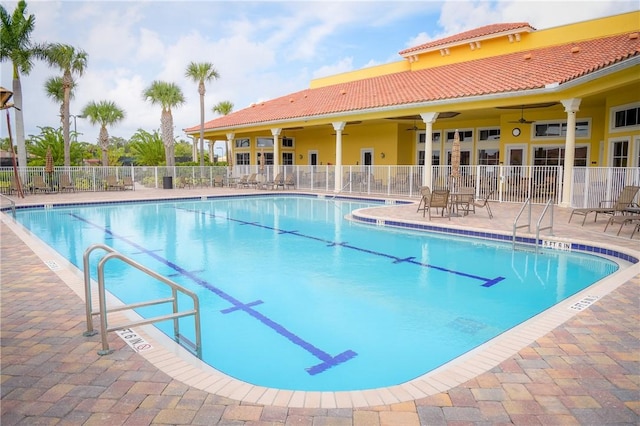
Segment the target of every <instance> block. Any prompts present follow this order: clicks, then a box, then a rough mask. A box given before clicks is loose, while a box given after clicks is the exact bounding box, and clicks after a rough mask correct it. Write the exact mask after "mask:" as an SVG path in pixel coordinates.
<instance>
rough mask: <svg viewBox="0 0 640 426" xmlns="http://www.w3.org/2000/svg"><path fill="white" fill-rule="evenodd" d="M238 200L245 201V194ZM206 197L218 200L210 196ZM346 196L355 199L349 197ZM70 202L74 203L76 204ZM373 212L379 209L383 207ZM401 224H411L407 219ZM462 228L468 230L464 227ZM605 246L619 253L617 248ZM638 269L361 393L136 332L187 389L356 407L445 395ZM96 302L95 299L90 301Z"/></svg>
mask: <svg viewBox="0 0 640 426" xmlns="http://www.w3.org/2000/svg"><path fill="white" fill-rule="evenodd" d="M256 195H263V194H256ZM278 195H280V194H278ZM292 195H300V194H292ZM242 196H244V197H246V195H244V194H243V195H242ZM207 198H219V197H215V196H214V197H207ZM344 198H346V199H354V198H352V197H344ZM188 199H192V200H194V199H195V200H199V199H201V197H188ZM361 199H363V198H361ZM174 200H177V199H162V201H174ZM147 201H151V200H147ZM156 201H157V200H156ZM377 201H379V199H377ZM145 202H146V201H145ZM73 204H76V205H77V204H78V203H73ZM80 204H104V203H102V202H97V203H80ZM25 207H33V206H25ZM376 208H383V206H381V207H376ZM1 216H2V220H3V222H5V223H6V224H7V225H9V227H10V228H11V229H12V230H13V232H14V233H16V235H18V236H19V238H21V239H22V240H23V241H25V243H27V244H28V245H29V247H31V248H32V250H33V251H34V253H35V254H36V255H37V256H38V257H40V258H41V259H42V260H43V261H44V262H45V263H47V264H48V265H49V264H51V263H50V262H51V261H52V260H53V264H54V265H57V267H56V268H52V271H53V272H54V273H56V274H57V275H58V276H59V277H60V278H61V279H62V280H63V281H64V282H65V283H66V284H67V285H68V286H69V287H70V288H71V289H72V290H73V291H74V292H75V293H76V294H77V295H78V296H79V297H80V298H81V299H82V300H84V283H83V276H82V273H81V272H80V270H79V269H77V268H76V267H75V266H74V265H72V264H71V263H69V262H68V261H66V259H64V258H62V256H60V255H59V254H58V253H57V252H55V251H54V250H53V249H51V248H50V247H48V246H47V245H46V244H44V243H43V242H42V241H41V240H39V239H38V238H37V237H36V236H35V235H32V234H31V233H30V232H29V231H28V230H27V229H26V228H24V227H22V225H20V224H18V223H16V222H15V221H13V220H12V219H11V218H10V217H9V216H8V215H1ZM396 220H397V219H393V221H396ZM401 222H407V223H410V222H411V221H401ZM443 228H452V229H454V228H456V227H455V226H446V227H443ZM465 229H471V228H469V227H466V228H465ZM605 246H606V245H605ZM609 248H610V249H611V250H616V251H620V248H618V247H609ZM624 251H629V252H631V253H633V256H634V257H636V258H637V257H638V254H637V252H634V251H633V250H630V249H628V250H623V252H624ZM639 271H640V266H639V264H638V263H635V264H633V265H631V266H629V267H627V268H625V269H622V270H620V271H617V272H615V273H614V274H612V275H611V276H609V277H607V278H606V279H604V280H601V281H600V282H598V283H596V284H593V285H591V286H590V287H589V288H587V289H585V290H582V291H580V292H578V293H576V294H575V295H573V296H571V297H569V298H567V299H565V300H564V301H563V302H560V303H559V304H557V305H555V306H553V307H551V308H549V309H547V310H546V311H544V312H542V313H540V314H538V315H537V316H535V317H533V318H531V319H529V320H527V321H525V322H523V323H521V324H519V325H517V326H515V327H513V328H512V329H510V330H508V331H506V332H504V333H502V334H501V335H499V336H496V337H495V338H493V339H492V340H490V341H488V342H486V343H484V344H482V345H480V346H478V347H476V348H475V349H472V350H471V351H468V352H467V353H465V354H463V355H461V356H459V357H457V358H456V359H454V360H452V361H450V362H449V363H447V364H445V365H443V366H441V367H438V368H436V369H434V370H432V371H430V372H428V373H426V374H424V375H422V376H420V377H418V378H416V379H413V380H410V381H408V382H406V383H403V384H400V385H396V386H391V387H385V388H377V389H370V390H362V391H341V392H309V391H290V390H278V389H272V388H265V387H261V386H254V385H251V384H248V383H245V382H242V381H240V380H237V379H234V378H232V377H229V376H227V375H225V374H223V373H221V372H218V371H217V370H215V369H214V368H213V367H210V366H209V365H207V364H205V363H203V362H202V361H200V360H198V359H197V358H195V357H194V356H192V355H191V354H190V353H189V352H188V351H187V350H186V349H184V348H182V347H180V346H179V345H177V344H175V342H173V341H172V340H171V339H170V338H168V337H167V336H166V335H164V334H163V333H162V332H160V331H159V330H157V329H156V328H155V327H153V326H142V327H137V328H136V331H137V332H138V333H139V334H141V335H142V336H143V337H144V338H146V339H148V340H149V341H150V342H151V343H152V344H153V348H151V349H149V350H147V351H141V352H138V353H139V354H140V355H141V356H143V357H144V358H145V359H147V360H148V361H149V362H151V363H152V364H153V365H155V366H156V367H157V368H158V369H160V370H161V371H163V372H165V373H166V374H168V375H169V376H171V377H173V378H175V379H177V380H180V381H181V382H183V383H185V384H186V385H189V386H193V387H194V388H197V389H201V390H204V391H207V392H210V393H213V394H216V395H219V396H224V397H228V398H232V399H235V400H238V401H241V402H244V403H255V404H263V405H274V406H283V407H300V408H358V407H370V406H378V405H389V404H395V403H399V402H404V401H410V400H415V399H419V398H423V397H427V396H430V395H434V394H437V393H440V392H443V391H446V390H448V389H450V388H452V387H455V386H457V385H460V384H462V383H464V382H466V381H468V380H470V379H473V378H474V377H476V376H478V375H479V374H482V373H484V372H486V371H489V370H490V369H491V368H493V367H495V366H497V365H499V364H500V363H501V362H502V361H505V360H507V359H509V358H510V357H511V356H513V355H514V354H516V353H517V352H518V351H520V350H521V349H523V348H525V347H526V346H528V345H529V344H531V343H532V342H534V341H535V340H536V339H538V338H539V337H541V336H543V335H544V334H546V333H548V332H549V331H551V330H553V329H554V328H556V327H557V326H559V325H561V324H563V323H564V322H566V321H567V320H568V319H569V318H571V317H573V316H575V315H576V314H577V313H578V312H580V310H581V309H576V308H575V307H576V306H583V308H582V309H584V307H586V306H588V305H589V304H590V303H591V302H592V301H594V300H597V299H599V298H601V297H603V296H605V295H606V294H608V293H609V292H611V291H612V290H614V289H615V288H617V287H618V286H620V285H621V284H623V283H625V282H627V281H628V280H630V279H631V278H632V277H633V276H635V275H637V274H638V273H639ZM94 300H96V298H94ZM122 315H124V314H122ZM113 319H114V320H117V317H116V316H114V317H113ZM156 343H157V344H156Z"/></svg>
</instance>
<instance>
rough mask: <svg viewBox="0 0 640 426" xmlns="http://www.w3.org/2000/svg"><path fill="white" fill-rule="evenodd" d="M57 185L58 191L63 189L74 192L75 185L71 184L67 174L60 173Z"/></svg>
mask: <svg viewBox="0 0 640 426" xmlns="http://www.w3.org/2000/svg"><path fill="white" fill-rule="evenodd" d="M59 187H60V192H63V191H74V192H75V190H76V186H75V185H74V184H73V182H71V178H69V175H68V174H64V173H63V174H62V175H60V182H59Z"/></svg>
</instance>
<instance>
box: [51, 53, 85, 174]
mask: <svg viewBox="0 0 640 426" xmlns="http://www.w3.org/2000/svg"><path fill="white" fill-rule="evenodd" d="M44 53H45V58H46V60H47V62H49V65H51V66H57V67H58V68H60V70H61V71H62V87H63V89H64V99H63V102H62V134H63V136H64V165H65V167H69V166H70V165H71V154H70V152H71V151H70V139H69V127H70V123H69V100H70V99H71V88H72V87H73V86H74V79H73V76H74V74H77V75H78V76H79V77H80V76H82V74H83V73H84V70H85V68H86V67H87V58H88V55H87V53H86V52H85V51H84V50H81V49H76V48H75V47H73V46H69V45H68V44H60V43H52V44H49V45H48V46H47V48H46V50H45V52H44Z"/></svg>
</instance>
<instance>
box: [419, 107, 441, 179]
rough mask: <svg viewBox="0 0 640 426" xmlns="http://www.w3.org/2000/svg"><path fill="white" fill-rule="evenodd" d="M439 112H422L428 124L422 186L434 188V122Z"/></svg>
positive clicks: (423, 118) (425, 137) (423, 119)
mask: <svg viewBox="0 0 640 426" xmlns="http://www.w3.org/2000/svg"><path fill="white" fill-rule="evenodd" d="M438 114H439V113H437V112H425V113H422V114H420V117H422V121H424V124H426V126H427V130H426V133H425V135H424V168H423V169H422V186H428V187H429V188H430V189H433V182H432V180H431V175H432V173H431V169H432V168H433V164H432V162H433V123H435V122H436V119H437V118H438Z"/></svg>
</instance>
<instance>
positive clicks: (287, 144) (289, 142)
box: [282, 136, 294, 148]
mask: <svg viewBox="0 0 640 426" xmlns="http://www.w3.org/2000/svg"><path fill="white" fill-rule="evenodd" d="M293 146H294V145H293V138H288V137H286V136H283V137H282V147H283V148H293Z"/></svg>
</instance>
